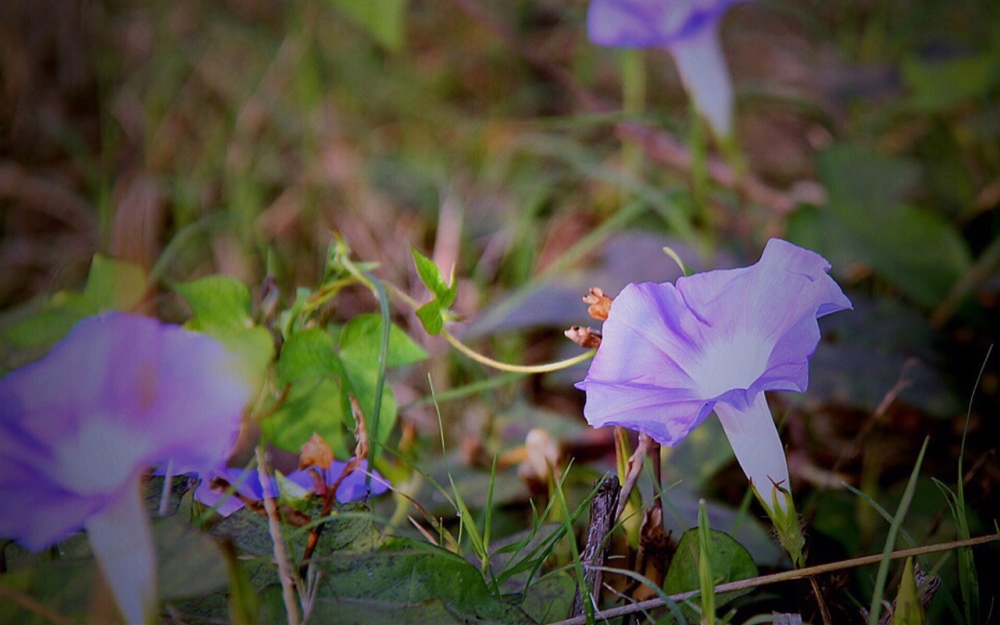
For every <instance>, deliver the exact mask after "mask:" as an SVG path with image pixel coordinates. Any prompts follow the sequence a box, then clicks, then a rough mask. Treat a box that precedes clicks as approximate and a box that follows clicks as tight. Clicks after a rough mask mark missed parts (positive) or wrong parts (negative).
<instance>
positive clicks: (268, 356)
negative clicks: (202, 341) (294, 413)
mask: <svg viewBox="0 0 1000 625" xmlns="http://www.w3.org/2000/svg"><path fill="white" fill-rule="evenodd" d="M219 340H221V341H222V344H223V345H225V346H226V349H228V350H229V351H230V352H232V353H234V354H236V355H237V359H238V361H239V365H240V369H241V371H242V372H243V375H245V376H246V378H247V379H248V380H250V387H251V388H255V389H256V388H260V386H261V384H263V383H264V378H265V377H266V375H267V369H268V367H269V366H270V365H271V360H272V359H273V358H274V340H273V339H272V338H271V333H270V332H268V331H267V330H266V329H264V328H249V329H247V330H242V331H240V332H234V333H232V334H226V335H224V336H222V337H219Z"/></svg>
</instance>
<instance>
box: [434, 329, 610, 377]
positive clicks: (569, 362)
mask: <svg viewBox="0 0 1000 625" xmlns="http://www.w3.org/2000/svg"><path fill="white" fill-rule="evenodd" d="M441 336H443V337H444V340H446V341H448V342H449V343H451V345H452V347H454V348H455V349H457V350H458V351H460V352H462V353H463V354H465V355H466V356H468V357H469V358H471V359H473V360H475V361H476V362H478V363H480V364H483V365H486V366H487V367H492V368H494V369H499V370H500V371H510V372H511V373H548V372H550V371H559V370H560V369H566V368H568V367H572V366H573V365H575V364H578V363H581V362H584V361H586V360H587V359H589V358H591V357H593V355H594V354H596V353H597V350H596V349H591V350H589V351H586V352H584V353H582V354H580V355H578V356H574V357H572V358H567V359H566V360H560V361H557V362H550V363H546V364H544V365H511V364H507V363H505V362H500V361H499V360H493V359H492V358H490V357H488V356H484V355H482V354H480V353H479V352H477V351H475V350H474V349H472V348H471V347H469V346H468V345H466V344H465V343H463V342H461V341H459V340H458V339H457V338H455V336H454V335H453V334H452V333H451V332H448V331H447V330H441Z"/></svg>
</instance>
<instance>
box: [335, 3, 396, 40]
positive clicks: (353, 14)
mask: <svg viewBox="0 0 1000 625" xmlns="http://www.w3.org/2000/svg"><path fill="white" fill-rule="evenodd" d="M332 2H333V5H334V6H336V7H337V8H338V9H340V10H341V11H342V12H343V13H344V14H346V15H347V16H348V17H350V18H351V19H352V20H354V22H355V23H357V24H358V25H359V26H361V27H362V28H364V29H365V30H367V31H368V33H369V34H370V35H371V36H372V37H373V38H374V39H375V41H377V42H378V43H379V44H380V45H382V46H384V47H385V48H388V49H389V50H393V51H395V50H399V49H400V48H402V47H403V35H404V32H403V27H404V24H405V20H404V18H405V17H406V5H407V0H332Z"/></svg>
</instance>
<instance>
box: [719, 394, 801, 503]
mask: <svg viewBox="0 0 1000 625" xmlns="http://www.w3.org/2000/svg"><path fill="white" fill-rule="evenodd" d="M715 414H716V415H718V417H719V421H720V422H722V429H723V430H725V432H726V437H727V438H728V439H729V444H730V445H731V446H732V448H733V453H734V454H736V460H737V461H738V462H739V463H740V467H742V469H743V473H745V474H746V476H747V478H748V479H749V480H750V483H751V484H752V485H753V486H754V488H756V489H757V491H758V492H759V493H760V495H761V497H762V499H763V500H764V501H762V502H761V503H763V504H764V505H765V507H767V508H768V510H769V511H771V501H772V496H771V495H772V490H773V489H774V488H775V487H781V488H784V489H786V490H787V489H788V488H789V487H788V463H787V462H786V460H785V448H784V446H783V445H782V444H781V439H780V438H779V437H778V428H777V427H775V425H774V420H773V419H772V418H771V410H770V409H769V408H768V407H767V399H766V398H765V397H764V393H760V394H758V395H757V397H756V398H755V399H754V402H753V404H752V405H751V406H750V408H749V409H748V410H745V411H741V410H737V409H735V408H733V407H732V406H730V405H728V404H725V403H722V402H720V403H718V404H716V405H715ZM778 502H779V504H780V505H781V507H782V508H783V509H785V508H786V506H787V504H786V503H785V498H784V497H778ZM772 516H773V515H772Z"/></svg>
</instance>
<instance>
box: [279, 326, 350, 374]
mask: <svg viewBox="0 0 1000 625" xmlns="http://www.w3.org/2000/svg"><path fill="white" fill-rule="evenodd" d="M342 371H343V367H341V364H340V360H339V359H338V358H337V354H336V353H335V352H334V351H333V341H332V340H331V339H330V335H329V334H327V333H326V332H324V331H323V330H321V329H320V328H309V329H307V330H302V331H301V332H296V333H295V334H293V335H292V336H291V337H289V339H288V340H287V341H285V344H284V345H282V347H281V356H279V357H278V375H279V376H280V378H281V381H282V382H285V383H294V382H298V381H302V380H309V381H315V380H317V379H321V378H327V377H331V376H340V375H341V373H342Z"/></svg>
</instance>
